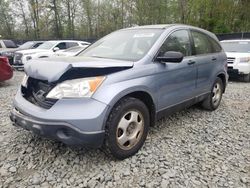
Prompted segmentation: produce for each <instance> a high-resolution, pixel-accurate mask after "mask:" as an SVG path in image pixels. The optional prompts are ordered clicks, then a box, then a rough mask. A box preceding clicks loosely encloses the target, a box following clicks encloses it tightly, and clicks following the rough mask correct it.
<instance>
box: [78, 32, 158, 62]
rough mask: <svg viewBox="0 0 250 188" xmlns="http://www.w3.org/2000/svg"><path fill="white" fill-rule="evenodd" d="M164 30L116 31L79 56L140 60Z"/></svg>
mask: <svg viewBox="0 0 250 188" xmlns="http://www.w3.org/2000/svg"><path fill="white" fill-rule="evenodd" d="M162 32H163V30H162V29H132V30H123V31H118V32H114V33H112V34H110V35H108V36H106V37H104V38H102V39H100V40H99V41H97V42H96V43H94V44H93V45H91V46H90V47H89V48H87V49H86V50H84V51H83V52H82V53H80V54H79V56H86V57H97V58H108V59H118V60H128V61H138V60H140V59H141V58H143V57H144V56H145V55H146V53H147V52H148V51H149V50H150V48H151V47H152V46H153V44H154V43H155V42H156V40H157V39H158V37H159V36H160V34H161V33H162Z"/></svg>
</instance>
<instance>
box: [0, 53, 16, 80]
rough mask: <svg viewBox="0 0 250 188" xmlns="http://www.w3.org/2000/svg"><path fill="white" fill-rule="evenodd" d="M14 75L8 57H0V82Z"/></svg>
mask: <svg viewBox="0 0 250 188" xmlns="http://www.w3.org/2000/svg"><path fill="white" fill-rule="evenodd" d="M12 76H13V69H12V67H11V66H10V64H9V60H8V58H7V57H0V82H1V81H5V80H9V79H11V78H12Z"/></svg>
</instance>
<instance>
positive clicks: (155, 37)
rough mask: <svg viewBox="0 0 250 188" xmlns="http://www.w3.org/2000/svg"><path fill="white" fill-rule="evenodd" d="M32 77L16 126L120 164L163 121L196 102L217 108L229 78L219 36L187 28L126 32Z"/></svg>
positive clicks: (32, 68) (40, 66)
mask: <svg viewBox="0 0 250 188" xmlns="http://www.w3.org/2000/svg"><path fill="white" fill-rule="evenodd" d="M25 73H26V76H25V78H24V80H23V83H22V86H21V87H20V89H19V90H18V92H17V95H16V97H15V99H14V108H13V110H12V112H11V120H12V121H13V124H14V125H16V126H19V127H23V128H25V129H27V130H31V131H33V132H34V133H37V134H40V135H42V136H45V137H49V138H54V139H57V140H59V141H62V142H63V143H66V144H69V145H72V144H73V145H87V146H91V147H101V146H104V148H105V149H106V150H108V151H109V152H108V153H111V154H112V155H113V156H114V157H116V158H118V159H124V158H127V157H130V156H132V155H134V154H135V153H136V152H137V151H138V150H139V149H140V148H141V147H142V145H143V143H144V141H145V140H146V137H147V134H148V130H149V127H150V126H152V125H154V124H155V122H156V121H157V120H158V119H160V118H162V117H163V116H165V115H170V114H171V113H173V112H175V111H177V110H181V109H183V108H186V107H189V106H191V105H193V104H195V103H201V105H202V106H203V107H204V108H205V109H207V110H215V109H217V108H218V106H219V104H220V101H221V99H222V94H223V93H224V92H225V89H226V85H227V80H228V75H227V57H226V54H225V53H224V51H223V50H222V48H221V46H220V44H219V42H218V40H217V38H216V37H215V35H214V34H212V33H210V32H208V31H205V30H203V29H199V28H196V27H192V26H186V25H152V26H142V27H134V28H128V29H122V30H119V31H116V32H114V33H111V34H110V35H108V36H106V37H104V38H102V39H100V40H99V41H97V42H96V43H94V44H93V45H91V46H90V47H89V48H87V49H86V50H84V51H83V52H82V53H80V54H79V55H78V56H77V57H70V58H51V59H37V60H32V61H31V62H29V63H27V64H26V65H25Z"/></svg>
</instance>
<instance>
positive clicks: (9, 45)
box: [0, 40, 18, 50]
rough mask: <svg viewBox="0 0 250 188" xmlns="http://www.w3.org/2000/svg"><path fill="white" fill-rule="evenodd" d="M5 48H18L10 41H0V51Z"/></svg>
mask: <svg viewBox="0 0 250 188" xmlns="http://www.w3.org/2000/svg"><path fill="white" fill-rule="evenodd" d="M5 48H18V46H17V45H16V44H15V43H14V42H13V41H12V40H0V50H1V49H5Z"/></svg>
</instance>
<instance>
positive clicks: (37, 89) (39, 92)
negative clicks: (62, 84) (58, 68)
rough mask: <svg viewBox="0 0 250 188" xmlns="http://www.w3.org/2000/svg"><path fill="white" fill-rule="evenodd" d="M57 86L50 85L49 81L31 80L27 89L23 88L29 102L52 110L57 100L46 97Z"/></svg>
mask: <svg viewBox="0 0 250 188" xmlns="http://www.w3.org/2000/svg"><path fill="white" fill-rule="evenodd" d="M54 86H55V85H53V84H49V83H48V82H47V81H42V80H37V79H34V78H29V79H28V82H27V88H25V87H22V93H23V96H24V98H25V99H27V100H28V101H29V102H31V103H33V104H35V105H37V106H40V107H42V108H45V109H50V108H51V107H52V106H53V105H54V104H55V103H56V101H57V100H53V99H47V98H46V95H47V94H48V93H49V92H50V91H51V89H52V88H53V87H54Z"/></svg>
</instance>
